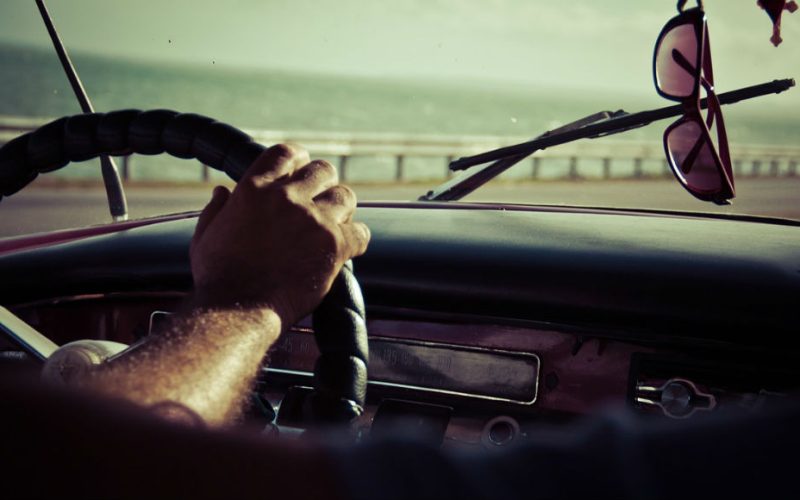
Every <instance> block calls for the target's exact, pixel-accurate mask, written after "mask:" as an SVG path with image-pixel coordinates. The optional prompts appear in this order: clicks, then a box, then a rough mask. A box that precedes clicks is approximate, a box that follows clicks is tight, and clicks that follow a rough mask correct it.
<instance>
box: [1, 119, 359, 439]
mask: <svg viewBox="0 0 800 500" xmlns="http://www.w3.org/2000/svg"><path fill="white" fill-rule="evenodd" d="M265 149H266V147H265V146H262V145H261V144H258V143H256V142H254V141H253V139H252V138H251V137H250V136H249V135H247V134H246V133H244V132H242V131H241V130H239V129H237V128H235V127H232V126H230V125H227V124H225V123H221V122H218V121H216V120H213V119H211V118H208V117H205V116H201V115H197V114H193V113H178V112H175V111H170V110H164V109H159V110H152V111H139V110H133V109H129V110H121V111H112V112H109V113H91V114H81V115H75V116H65V117H62V118H59V119H57V120H54V121H52V122H50V123H48V124H46V125H43V126H42V127H40V128H38V129H37V130H35V131H33V132H29V133H26V134H24V135H21V136H19V137H17V138H15V139H13V140H12V141H10V142H8V143H7V144H5V145H4V146H3V147H2V148H0V200H2V197H3V196H9V195H12V194H14V193H16V192H17V191H19V190H20V189H22V188H23V187H25V186H26V185H28V184H29V183H30V182H31V181H33V180H34V179H35V178H36V177H37V176H38V175H39V174H40V173H45V172H51V171H53V170H57V169H59V168H62V167H64V166H66V165H67V164H68V163H69V162H73V161H85V160H89V159H92V158H96V157H98V156H101V155H112V156H122V155H129V154H132V153H139V154H144V155H155V154H161V153H168V154H170V155H172V156H175V157H178V158H194V159H197V160H199V161H200V162H201V163H203V164H205V165H208V166H209V167H211V168H214V169H217V170H221V171H223V172H225V173H226V174H228V176H229V177H230V178H231V179H233V180H235V181H238V180H239V178H240V177H241V176H242V174H243V173H244V172H245V170H246V169H247V168H248V167H249V166H250V164H251V163H253V161H255V159H256V158H257V157H258V156H259V155H260V154H261V153H262V152H263V151H264V150H265ZM365 317H366V312H365V308H364V300H363V298H362V295H361V287H360V286H359V284H358V281H357V280H356V278H355V275H354V274H353V268H352V263H351V262H348V263H347V264H346V265H345V266H344V267H343V268H342V271H341V273H340V274H339V275H338V276H337V277H336V279H335V280H334V283H333V287H332V288H331V290H330V292H329V293H328V295H327V296H326V297H325V298H324V299H323V301H322V303H321V304H320V305H319V307H318V308H317V310H316V311H315V312H314V314H313V318H312V324H313V327H314V337H315V339H316V342H317V346H318V348H319V351H320V356H319V358H318V359H317V362H316V365H315V367H314V392H313V393H312V394H311V395H310V397H309V400H308V401H307V404H308V405H309V407H308V408H309V413H310V415H311V419H312V420H313V421H315V422H320V423H326V424H331V423H346V422H350V421H352V420H353V419H355V418H356V417H358V416H359V415H361V413H362V412H363V407H364V403H365V399H366V390H367V363H368V359H369V351H368V347H367V328H366V319H365Z"/></svg>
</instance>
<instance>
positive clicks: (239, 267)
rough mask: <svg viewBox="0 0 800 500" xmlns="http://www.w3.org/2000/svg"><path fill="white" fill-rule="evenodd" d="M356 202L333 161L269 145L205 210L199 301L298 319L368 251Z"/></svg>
mask: <svg viewBox="0 0 800 500" xmlns="http://www.w3.org/2000/svg"><path fill="white" fill-rule="evenodd" d="M355 206H356V197H355V194H354V193H353V191H352V190H351V189H350V188H348V187H347V186H344V185H341V184H339V183H338V177H337V174H336V169H335V168H334V167H333V166H331V165H330V164H329V163H327V162H325V161H321V160H316V161H313V162H312V161H310V159H309V156H308V153H306V152H305V151H304V150H302V149H300V148H298V147H295V146H287V145H277V146H273V147H272V148H270V149H268V150H267V151H265V152H264V153H263V154H262V155H261V156H260V157H259V158H258V159H257V160H256V161H255V163H253V165H252V166H251V167H250V168H249V169H248V170H247V172H245V174H244V176H243V177H242V179H241V180H240V181H239V183H238V185H237V186H236V189H235V190H234V191H233V193H232V194H231V193H230V192H229V191H228V190H227V189H225V188H224V187H217V188H216V189H215V190H214V194H213V196H212V199H211V201H210V202H209V204H208V205H207V206H206V208H205V209H204V210H203V212H202V213H201V214H200V219H199V221H198V223H197V229H196V230H195V234H194V237H193V238H192V244H191V250H190V256H191V261H192V276H193V277H194V283H195V294H196V296H195V301H196V303H195V305H196V306H199V307H209V308H216V307H225V306H230V305H234V304H239V305H242V306H249V307H252V306H256V307H266V308H270V309H272V310H274V311H275V312H276V313H277V314H278V315H279V316H280V318H281V321H282V323H283V327H284V328H285V327H286V326H289V325H291V324H293V323H295V322H296V321H297V320H299V319H300V318H302V317H303V316H305V315H307V314H309V313H310V312H311V311H313V310H314V308H315V307H316V306H317V305H318V304H319V303H320V301H321V300H322V298H323V297H324V296H325V294H326V293H327V292H328V290H329V289H330V287H331V283H332V282H333V279H334V278H335V276H336V274H337V273H338V272H339V270H340V269H341V267H342V265H343V264H344V262H345V261H347V260H348V259H350V258H353V257H357V256H359V255H361V254H363V253H364V252H365V251H366V249H367V243H368V242H369V237H370V235H369V230H368V229H367V226H366V225H364V224H362V223H360V222H353V221H352V215H353V211H354V210H355Z"/></svg>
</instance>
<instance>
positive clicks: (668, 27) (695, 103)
mask: <svg viewBox="0 0 800 500" xmlns="http://www.w3.org/2000/svg"><path fill="white" fill-rule="evenodd" d="M687 24H689V25H691V26H692V27H693V28H694V33H695V36H696V38H697V42H698V43H697V57H696V59H695V60H696V61H698V64H697V69H696V72H695V75H694V88H693V90H692V93H691V94H690V95H688V96H674V95H671V94H668V93H666V92H664V91H663V90H662V89H661V87H660V86H659V83H658V73H657V67H656V61H657V57H658V54H659V51H660V49H661V44H662V41H663V40H664V38H665V36H666V35H667V34H668V33H669V32H670V31H672V30H673V29H675V28H677V27H679V26H683V25H687ZM703 74H705V78H703ZM653 84H654V85H655V88H656V92H658V94H659V95H660V96H661V97H663V98H665V99H669V100H671V101H676V102H680V103H681V105H682V106H683V108H684V114H683V116H682V117H681V118H679V119H678V120H676V121H675V122H673V123H672V124H671V125H670V126H668V127H667V129H666V130H665V131H664V136H663V143H664V153H665V154H666V157H667V162H668V163H669V166H670V168H671V169H672V173H673V174H674V175H675V178H676V179H677V180H678V182H679V183H680V185H681V186H683V187H684V189H686V190H687V191H688V192H689V193H690V194H691V195H692V196H694V197H695V198H698V199H700V200H703V201H711V202H714V203H717V204H721V205H724V204H728V203H729V202H728V200H729V199H730V198H733V197H734V196H735V193H736V192H735V189H734V184H733V171H732V169H731V160H730V152H729V149H728V137H727V133H726V131H725V122H724V121H723V118H722V109H721V105H720V103H719V100H718V99H717V96H716V94H715V93H714V80H713V74H712V68H711V47H710V44H709V40H708V28H707V26H706V17H705V13H704V12H703V10H702V9H701V8H699V7H696V8H692V9H687V10H685V11H683V12H681V13H680V14H678V15H677V16H675V17H673V18H672V19H670V20H669V21H667V24H665V25H664V27H663V28H662V29H661V32H660V33H659V35H658V38H657V39H656V44H655V49H654V52H653ZM701 84H702V85H703V86H704V87H705V89H706V93H707V94H708V112H709V118H711V120H709V121H710V122H711V121H712V120H713V119H716V120H717V121H716V124H714V125H713V126H716V127H717V138H718V142H719V151H717V147H716V146H715V144H714V142H713V141H712V138H711V132H710V130H709V128H708V124H706V121H705V120H704V119H703V115H702V113H701V108H700V86H701ZM689 121H692V122H695V123H696V124H697V125H699V129H700V134H701V137H702V139H703V140H704V141H706V143H707V144H708V147H709V149H710V151H711V153H712V157H713V160H714V164H715V166H716V168H717V171H718V173H719V176H720V187H719V189H710V190H703V189H698V188H696V187H693V186H690V185H689V182H688V181H687V180H686V178H685V177H684V175H683V173H682V171H681V168H680V167H679V166H678V165H676V164H675V162H674V160H673V158H672V155H671V154H670V148H669V143H668V138H669V135H670V134H671V133H672V131H673V130H675V129H676V128H678V127H680V126H681V125H683V124H685V123H686V122H689ZM698 144H700V142H699V141H698Z"/></svg>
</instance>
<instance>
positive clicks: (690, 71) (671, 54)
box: [655, 24, 700, 98]
mask: <svg viewBox="0 0 800 500" xmlns="http://www.w3.org/2000/svg"><path fill="white" fill-rule="evenodd" d="M698 44H699V40H698V39H697V33H696V32H695V28H694V25H693V24H680V25H678V26H675V27H674V28H672V29H671V30H669V31H668V32H667V33H666V34H664V36H663V37H662V38H661V39H660V40H659V42H658V46H657V47H656V56H655V76H656V85H657V86H658V89H659V90H660V91H661V92H662V93H663V94H666V95H668V96H670V97H675V98H684V97H689V96H691V95H692V94H694V93H695V92H696V90H697V87H698V81H699V75H700V66H699V59H700V52H699V50H698V48H699V47H698Z"/></svg>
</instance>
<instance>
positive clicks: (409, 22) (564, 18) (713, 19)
mask: <svg viewBox="0 0 800 500" xmlns="http://www.w3.org/2000/svg"><path fill="white" fill-rule="evenodd" d="M675 3H676V2H675V0H602V1H600V0H570V1H553V0H550V1H543V0H361V1H357V0H337V1H332V0H216V1H213V2H211V1H209V2H201V1H199V0H129V1H122V0H49V2H48V6H49V8H50V10H51V13H52V15H53V18H54V20H55V22H56V26H57V27H58V29H59V30H60V32H61V35H62V37H63V39H64V42H65V44H66V45H67V47H68V48H69V49H71V50H73V51H82V52H90V53H94V54H100V55H105V56H110V57H121V58H127V59H143V60H149V61H159V62H166V63H171V62H182V63H191V64H200V65H210V64H220V65H222V66H236V67H238V66H245V67H256V68H261V69H265V70H270V69H281V70H290V71H305V72H314V73H335V74H343V75H363V76H369V77H380V78H407V79H436V80H443V81H462V82H464V81H504V82H515V83H520V84H524V85H548V86H559V87H566V88H574V89H617V90H622V91H625V92H635V93H644V92H647V93H650V94H652V76H651V59H652V51H653V43H654V42H655V38H656V36H657V34H658V32H659V31H660V29H661V27H662V26H663V24H664V23H665V22H666V21H667V19H669V18H670V17H672V16H673V15H675V13H676V10H675ZM755 3H756V2H755V0H706V1H705V7H706V12H707V15H708V18H709V29H710V33H711V40H712V49H713V56H714V69H715V78H716V80H717V90H718V91H725V90H731V89H734V88H737V87H741V86H745V85H750V84H755V83H761V82H764V81H769V80H772V79H775V78H783V77H800V12H798V13H796V14H794V15H785V16H784V17H785V19H784V23H783V24H784V29H783V38H784V40H785V41H784V43H783V45H781V46H780V47H779V48H777V49H776V48H774V47H773V46H772V45H771V44H770V42H769V37H770V35H771V25H770V22H769V19H768V18H767V16H766V14H764V13H763V12H762V11H760V9H759V8H757V7H756V5H755ZM0 43H12V44H20V45H35V46H40V47H49V40H48V38H47V36H46V32H45V30H44V27H43V26H42V23H41V20H40V19H39V17H38V11H37V9H36V8H35V5H34V2H32V1H31V0H2V3H1V4H0ZM787 97H789V100H783V101H781V102H782V105H784V106H785V105H787V104H791V105H792V106H800V90H794V91H793V92H789V93H787Z"/></svg>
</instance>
